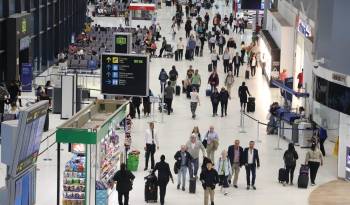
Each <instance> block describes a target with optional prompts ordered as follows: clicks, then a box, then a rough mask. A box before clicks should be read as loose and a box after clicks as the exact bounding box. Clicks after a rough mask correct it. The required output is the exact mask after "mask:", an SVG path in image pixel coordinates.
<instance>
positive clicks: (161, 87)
mask: <svg viewBox="0 0 350 205" xmlns="http://www.w3.org/2000/svg"><path fill="white" fill-rule="evenodd" d="M165 83H166V82H162V81H160V92H161V93H163V90H164V88H165Z"/></svg>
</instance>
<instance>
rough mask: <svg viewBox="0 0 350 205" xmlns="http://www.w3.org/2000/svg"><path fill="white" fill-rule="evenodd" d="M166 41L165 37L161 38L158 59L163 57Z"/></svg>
mask: <svg viewBox="0 0 350 205" xmlns="http://www.w3.org/2000/svg"><path fill="white" fill-rule="evenodd" d="M166 44H167V42H166V39H165V37H163V42H162V47H161V48H160V51H159V56H158V57H159V58H161V57H162V56H163V51H164V50H165V47H166Z"/></svg>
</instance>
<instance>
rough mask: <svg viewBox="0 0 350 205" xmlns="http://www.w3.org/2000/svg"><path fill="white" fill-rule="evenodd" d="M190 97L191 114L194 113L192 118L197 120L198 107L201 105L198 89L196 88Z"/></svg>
mask: <svg viewBox="0 0 350 205" xmlns="http://www.w3.org/2000/svg"><path fill="white" fill-rule="evenodd" d="M190 96H191V113H192V118H193V119H195V118H196V110H197V106H198V105H200V101H199V95H198V92H197V89H196V88H195V87H194V88H193V89H192V92H191V93H190Z"/></svg>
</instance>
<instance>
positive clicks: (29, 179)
mask: <svg viewBox="0 0 350 205" xmlns="http://www.w3.org/2000/svg"><path fill="white" fill-rule="evenodd" d="M33 183H34V181H33V175H32V172H28V173H26V174H24V175H23V176H21V177H20V178H18V179H17V180H16V186H15V203H14V205H31V197H30V195H31V193H32V192H33V190H32V188H31V187H32V184H33Z"/></svg>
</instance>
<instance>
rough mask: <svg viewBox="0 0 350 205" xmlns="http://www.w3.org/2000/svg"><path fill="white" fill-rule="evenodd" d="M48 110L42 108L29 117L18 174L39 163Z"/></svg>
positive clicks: (29, 114) (32, 112)
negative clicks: (38, 158)
mask: <svg viewBox="0 0 350 205" xmlns="http://www.w3.org/2000/svg"><path fill="white" fill-rule="evenodd" d="M47 108H48V107H47V106H42V107H40V108H38V109H35V110H32V111H30V112H29V113H28V115H27V119H26V124H25V130H24V132H23V133H24V134H23V144H22V148H21V151H20V155H19V161H18V162H19V163H18V165H17V174H18V173H20V172H21V171H23V170H25V169H26V168H27V167H29V166H30V165H32V164H34V163H35V162H36V161H37V157H38V153H39V149H40V142H41V137H42V134H43V129H44V124H45V120H46V113H47Z"/></svg>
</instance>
